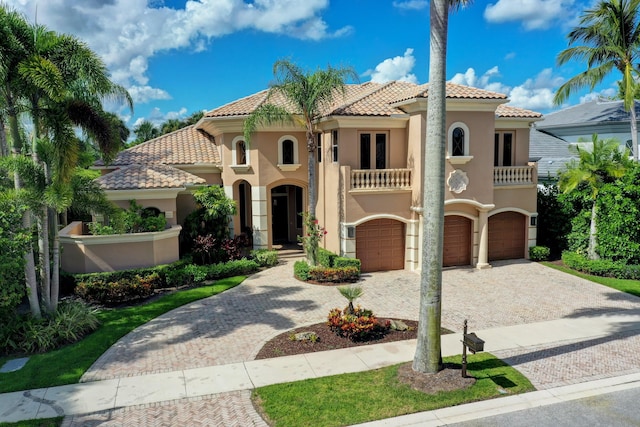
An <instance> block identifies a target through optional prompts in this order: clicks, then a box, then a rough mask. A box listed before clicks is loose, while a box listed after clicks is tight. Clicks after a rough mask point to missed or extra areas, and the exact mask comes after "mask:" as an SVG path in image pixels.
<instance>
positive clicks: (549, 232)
mask: <svg viewBox="0 0 640 427" xmlns="http://www.w3.org/2000/svg"><path fill="white" fill-rule="evenodd" d="M567 199H568V198H567V197H566V196H561V195H560V193H559V191H558V187H557V186H555V185H548V186H545V187H538V226H537V243H538V245H540V246H546V247H548V248H549V250H550V254H549V256H550V257H551V258H552V259H558V258H560V256H561V254H562V252H563V251H565V250H566V249H567V247H568V243H567V235H568V234H569V232H570V231H571V218H572V212H571V211H572V210H573V209H572V205H571V204H570V203H566V202H565V200H567Z"/></svg>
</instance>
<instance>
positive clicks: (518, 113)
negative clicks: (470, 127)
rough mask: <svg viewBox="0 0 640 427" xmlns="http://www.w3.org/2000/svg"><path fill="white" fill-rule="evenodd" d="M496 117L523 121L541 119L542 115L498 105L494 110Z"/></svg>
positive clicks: (510, 106)
mask: <svg viewBox="0 0 640 427" xmlns="http://www.w3.org/2000/svg"><path fill="white" fill-rule="evenodd" d="M496 116H498V117H503V118H509V117H511V118H523V119H538V118H542V114H540V113H537V112H535V111H531V110H525V109H524V108H519V107H514V106H512V105H504V104H501V105H498V108H497V109H496Z"/></svg>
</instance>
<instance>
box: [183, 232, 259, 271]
mask: <svg viewBox="0 0 640 427" xmlns="http://www.w3.org/2000/svg"><path fill="white" fill-rule="evenodd" d="M248 246H249V239H248V238H247V236H245V235H239V236H236V237H234V238H233V239H227V238H224V239H218V238H215V237H214V236H213V235H211V234H207V235H206V236H197V237H196V238H195V239H194V244H193V249H192V250H193V252H192V253H193V260H194V262H196V263H197V264H201V265H204V264H215V263H220V262H225V261H234V260H238V259H241V258H243V257H245V252H247V249H248Z"/></svg>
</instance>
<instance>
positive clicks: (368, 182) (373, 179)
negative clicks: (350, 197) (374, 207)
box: [351, 169, 411, 191]
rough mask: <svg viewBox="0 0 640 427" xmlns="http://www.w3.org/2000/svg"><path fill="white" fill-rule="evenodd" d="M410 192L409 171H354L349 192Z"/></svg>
mask: <svg viewBox="0 0 640 427" xmlns="http://www.w3.org/2000/svg"><path fill="white" fill-rule="evenodd" d="M387 190H411V169H355V170H352V171H351V191H387Z"/></svg>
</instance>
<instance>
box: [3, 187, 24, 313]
mask: <svg viewBox="0 0 640 427" xmlns="http://www.w3.org/2000/svg"><path fill="white" fill-rule="evenodd" d="M25 208H26V207H25V206H23V205H22V204H20V203H18V202H17V200H15V199H14V198H9V197H7V198H3V197H2V196H1V195H0V247H1V248H2V251H0V272H1V273H0V312H2V311H5V310H9V311H11V310H12V309H14V308H15V307H16V306H17V305H18V304H20V301H21V300H22V298H23V297H24V296H25V295H26V286H25V283H24V254H25V252H26V250H27V248H28V246H29V239H30V235H29V233H28V232H27V231H26V230H25V229H24V228H23V227H22V213H23V211H24V209H25Z"/></svg>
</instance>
